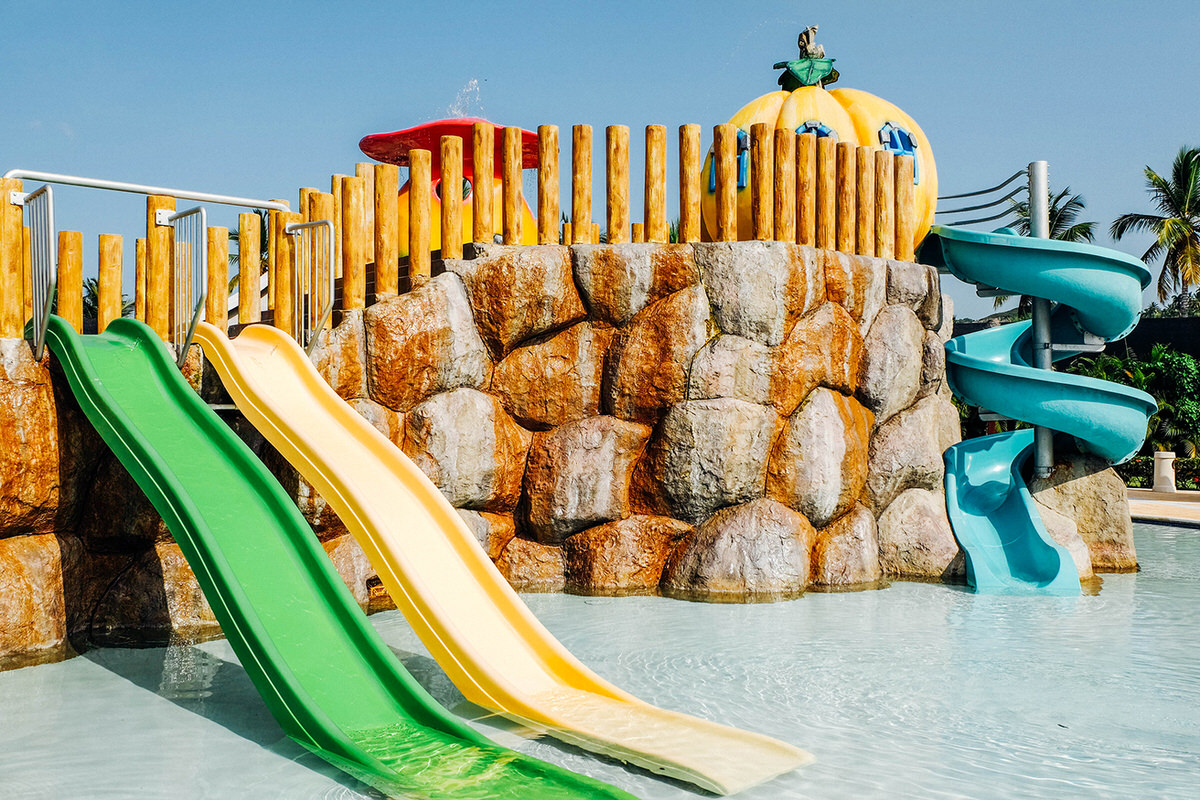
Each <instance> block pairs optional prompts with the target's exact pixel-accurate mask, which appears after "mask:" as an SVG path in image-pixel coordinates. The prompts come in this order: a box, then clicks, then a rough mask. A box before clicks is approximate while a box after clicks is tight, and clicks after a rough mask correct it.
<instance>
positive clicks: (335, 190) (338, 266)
mask: <svg viewBox="0 0 1200 800" xmlns="http://www.w3.org/2000/svg"><path fill="white" fill-rule="evenodd" d="M349 177H350V176H349V175H342V174H338V175H332V176H330V178H329V192H330V193H331V194H332V195H333V275H334V277H335V278H340V277H342V238H343V236H344V234H343V233H342V229H343V227H344V226H343V224H342V181H343V180H344V179H346V178H349Z"/></svg>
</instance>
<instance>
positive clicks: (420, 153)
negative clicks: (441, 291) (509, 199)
mask: <svg viewBox="0 0 1200 800" xmlns="http://www.w3.org/2000/svg"><path fill="white" fill-rule="evenodd" d="M432 161H433V157H432V154H431V153H430V152H429V151H428V150H410V151H409V153H408V165H409V166H408V274H409V277H410V279H411V281H412V287H413V288H414V289H416V288H417V287H419V286H421V285H422V284H423V283H425V282H426V281H427V280H429V276H430V268H431V265H430V262H429V215H430V210H429V205H430V203H429V200H430V198H429V180H430V178H429V174H430V169H431V166H432ZM488 194H490V192H488ZM487 241H491V237H489V238H488V240H487Z"/></svg>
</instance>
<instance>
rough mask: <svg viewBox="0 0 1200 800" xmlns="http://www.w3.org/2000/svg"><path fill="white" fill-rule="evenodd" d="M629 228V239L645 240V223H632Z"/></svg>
mask: <svg viewBox="0 0 1200 800" xmlns="http://www.w3.org/2000/svg"><path fill="white" fill-rule="evenodd" d="M629 227H630V230H629V239H630V241H632V242H644V241H646V225H645V223H642V222H635V223H633V224H632V225H631V226H629Z"/></svg>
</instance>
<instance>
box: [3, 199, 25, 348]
mask: <svg viewBox="0 0 1200 800" xmlns="http://www.w3.org/2000/svg"><path fill="white" fill-rule="evenodd" d="M19 191H21V181H18V180H14V179H12V178H0V337H3V338H6V339H20V338H21V337H22V336H24V335H25V320H23V319H22V318H21V296H22V295H23V294H24V289H23V288H22V285H23V283H24V281H23V280H22V278H21V273H22V271H23V270H24V262H25V245H24V234H23V233H22V232H21V227H22V226H21V220H22V218H23V216H24V209H23V208H22V207H21V206H14V205H13V204H12V203H10V202H9V201H8V198H9V192H19Z"/></svg>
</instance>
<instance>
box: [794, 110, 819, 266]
mask: <svg viewBox="0 0 1200 800" xmlns="http://www.w3.org/2000/svg"><path fill="white" fill-rule="evenodd" d="M796 241H797V242H799V243H800V244H804V245H808V246H809V247H815V246H816V244H817V135H816V134H815V133H801V134H798V135H797V136H796Z"/></svg>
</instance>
